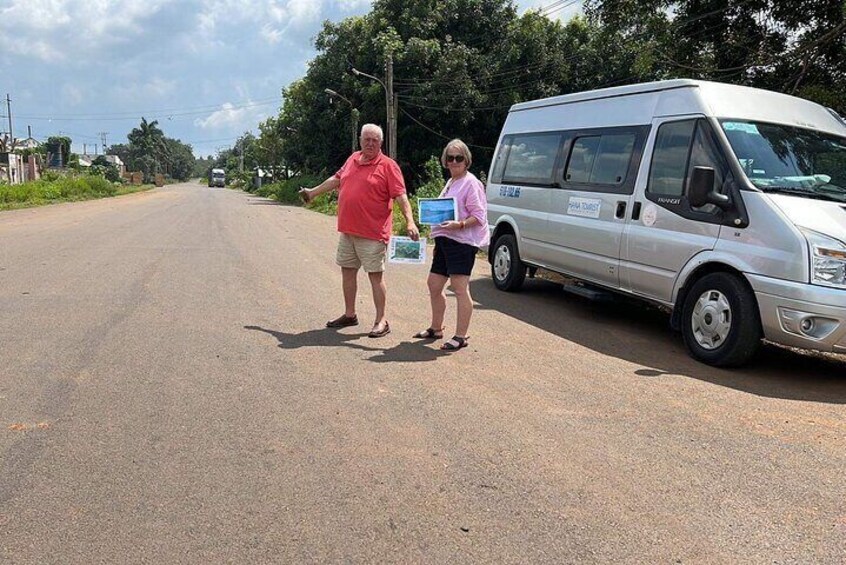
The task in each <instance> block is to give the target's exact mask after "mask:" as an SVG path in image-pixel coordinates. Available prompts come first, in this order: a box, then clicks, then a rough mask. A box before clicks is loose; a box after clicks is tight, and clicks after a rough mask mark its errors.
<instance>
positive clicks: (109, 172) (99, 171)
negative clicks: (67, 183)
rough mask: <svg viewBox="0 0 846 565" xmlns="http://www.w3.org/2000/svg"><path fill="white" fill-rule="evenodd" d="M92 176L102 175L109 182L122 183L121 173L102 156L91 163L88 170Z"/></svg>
mask: <svg viewBox="0 0 846 565" xmlns="http://www.w3.org/2000/svg"><path fill="white" fill-rule="evenodd" d="M88 174H90V175H100V176H101V177H103V178H105V179H106V180H107V181H109V182H117V183H119V182H122V181H121V178H120V171H118V168H117V167H116V166H114V165H113V164H111V163H110V162H109V161H108V160H107V159H106V157H105V156H104V155H100V156H99V157H97V158H96V159H94V161H93V162H92V163H91V167H89V169H88Z"/></svg>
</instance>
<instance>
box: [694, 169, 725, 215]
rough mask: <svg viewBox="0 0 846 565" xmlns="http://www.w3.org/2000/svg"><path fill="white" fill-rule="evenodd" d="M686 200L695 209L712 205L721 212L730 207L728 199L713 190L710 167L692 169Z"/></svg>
mask: <svg viewBox="0 0 846 565" xmlns="http://www.w3.org/2000/svg"><path fill="white" fill-rule="evenodd" d="M687 200H688V202H690V205H691V206H693V207H695V208H699V207H701V206H704V205H706V204H714V205H715V206H717V207H718V208H721V209H723V210H728V209H729V208H730V207H731V200H730V199H729V197H728V196H727V195H725V194H720V193H719V192H717V191H716V190H715V189H714V169H713V168H711V167H693V174H692V175H691V176H690V186H689V187H688V191H687Z"/></svg>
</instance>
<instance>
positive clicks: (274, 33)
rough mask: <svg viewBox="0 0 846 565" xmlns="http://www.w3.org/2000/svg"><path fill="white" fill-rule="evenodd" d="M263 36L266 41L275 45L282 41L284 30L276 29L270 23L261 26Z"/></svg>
mask: <svg viewBox="0 0 846 565" xmlns="http://www.w3.org/2000/svg"><path fill="white" fill-rule="evenodd" d="M261 36H262V38H263V39H264V40H265V41H266V42H268V43H269V44H271V45H273V44H276V43H279V42H280V41H282V30H281V29H274V28H272V27H270V25H268V24H265V25H264V27H262V28H261Z"/></svg>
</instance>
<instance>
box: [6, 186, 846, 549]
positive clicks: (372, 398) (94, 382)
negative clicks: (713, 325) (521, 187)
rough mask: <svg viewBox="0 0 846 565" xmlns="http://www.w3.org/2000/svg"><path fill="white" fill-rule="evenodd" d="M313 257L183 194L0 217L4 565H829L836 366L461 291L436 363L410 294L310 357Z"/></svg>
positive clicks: (841, 545) (315, 300) (318, 223)
mask: <svg viewBox="0 0 846 565" xmlns="http://www.w3.org/2000/svg"><path fill="white" fill-rule="evenodd" d="M335 242H336V234H335V231H334V218H330V217H326V216H322V215H320V214H317V213H314V212H311V211H308V210H305V209H302V208H298V207H287V206H281V205H277V204H274V203H272V202H269V201H267V200H264V199H261V198H256V197H253V196H249V195H246V194H243V193H240V192H236V191H231V190H223V189H208V188H206V187H204V186H201V185H197V184H183V185H176V186H170V187H166V188H163V189H157V190H153V191H150V192H146V193H140V194H133V195H128V196H124V197H119V198H114V199H107V200H100V201H91V202H84V203H75V204H63V205H56V206H50V207H44V208H37V209H29V210H19V211H11V212H2V213H0V307H1V308H2V313H1V314H0V426H2V427H0V561H2V562H9V563H101V562H102V563H107V562H108V563H177V562H178V563H220V562H231V563H291V562H430V563H463V562H494V563H517V562H522V563H541V562H555V563H843V562H844V561H846V481H844V477H846V362H844V361H843V360H842V359H838V358H823V357H820V356H811V355H798V354H795V353H793V352H790V351H786V350H782V349H779V348H775V347H767V348H765V349H764V350H763V352H762V354H761V355H760V357H759V358H758V359H757V361H756V364H755V365H754V366H752V367H751V368H748V369H744V370H739V371H725V370H718V369H714V368H710V367H707V366H704V365H701V364H698V363H696V362H695V361H693V360H692V359H690V358H689V357H688V356H687V354H686V353H685V351H684V347H683V345H682V343H681V340H680V338H679V337H678V336H676V335H674V334H673V333H672V332H671V331H670V330H669V328H668V324H667V319H666V316H664V315H663V314H661V313H659V312H656V311H653V310H651V309H648V308H644V307H640V306H637V305H629V304H625V303H623V304H610V305H597V304H592V303H590V302H587V301H585V300H584V299H581V298H578V297H573V296H569V295H566V294H564V293H562V292H561V291H560V288H559V287H558V286H556V285H555V284H552V283H550V282H548V281H543V280H532V281H528V282H527V285H526V288H525V290H524V291H523V292H521V293H519V294H506V293H501V292H498V291H496V290H495V289H494V287H493V285H492V283H491V282H490V276H489V273H488V266H487V264H486V263H484V262H480V263H478V264H477V268H476V271H475V274H474V277H473V283H472V292H473V296H474V298H475V300H476V303H477V309H476V313H475V316H474V319H473V323H472V327H471V340H470V343H471V346H470V347H468V348H467V349H464V350H461V351H459V352H457V353H454V354H452V355H451V356H450V355H447V354H442V353H441V352H440V351H438V350H437V348H436V345H433V344H427V343H420V342H416V341H415V340H412V339H411V338H410V336H411V335H412V334H413V333H414V332H415V331H417V330H420V329H423V328H425V327H426V326H427V323H428V298H427V295H426V286H425V278H426V272H427V268H426V267H425V266H406V265H400V266H397V265H392V266H390V268H389V272H388V274H387V277H388V278H387V280H388V286H389V306H388V308H389V313H388V315H389V319H390V322H391V326H392V328H393V333H392V334H390V335H389V336H387V337H385V338H383V339H376V340H374V339H368V338H367V337H366V335H365V333H366V332H367V330H369V327H370V321H371V320H372V316H373V307H372V304H371V302H370V294H369V287H368V285H367V282H366V279H365V278H364V277H363V276H362V277H361V278H360V291H361V292H360V294H359V315H360V316H361V318H362V321H363V322H364V323H363V325H362V326H359V327H355V328H346V329H343V330H340V331H333V330H326V329H324V328H323V325H324V323H325V321H326V320H328V319H330V318H334V317H336V316H337V315H339V314H340V313H341V294H340V273H339V272H338V269H337V267H335V265H334V262H333V259H334V249H335ZM454 307H455V305H454V300H452V299H450V300H449V306H448V308H449V310H448V316H449V320H450V323H453V321H454V312H455V310H454ZM450 329H451V327H448V331H449V330H450Z"/></svg>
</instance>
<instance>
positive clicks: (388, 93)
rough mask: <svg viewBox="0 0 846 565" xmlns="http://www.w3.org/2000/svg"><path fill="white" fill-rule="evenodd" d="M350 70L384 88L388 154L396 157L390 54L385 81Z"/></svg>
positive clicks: (394, 103)
mask: <svg viewBox="0 0 846 565" xmlns="http://www.w3.org/2000/svg"><path fill="white" fill-rule="evenodd" d="M350 72H352V74H354V75H356V76H364V77H367V78H369V79H373V80H375V81H376V82H378V83H379V84H381V85H382V88H384V89H385V106H386V107H387V113H388V156H389V157H390V158H391V159H396V158H397V97H396V95H395V94H394V93H393V90H394V62H393V58H392V57H391V55H390V54H388V61H387V62H386V63H385V79H386V81H387V84H386V83H385V82H382V80H381V79H379V78H377V77H375V76H373V75H369V74H367V73H364V72H361V71H360V70H358V69H356V68H355V67H351V68H350Z"/></svg>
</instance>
